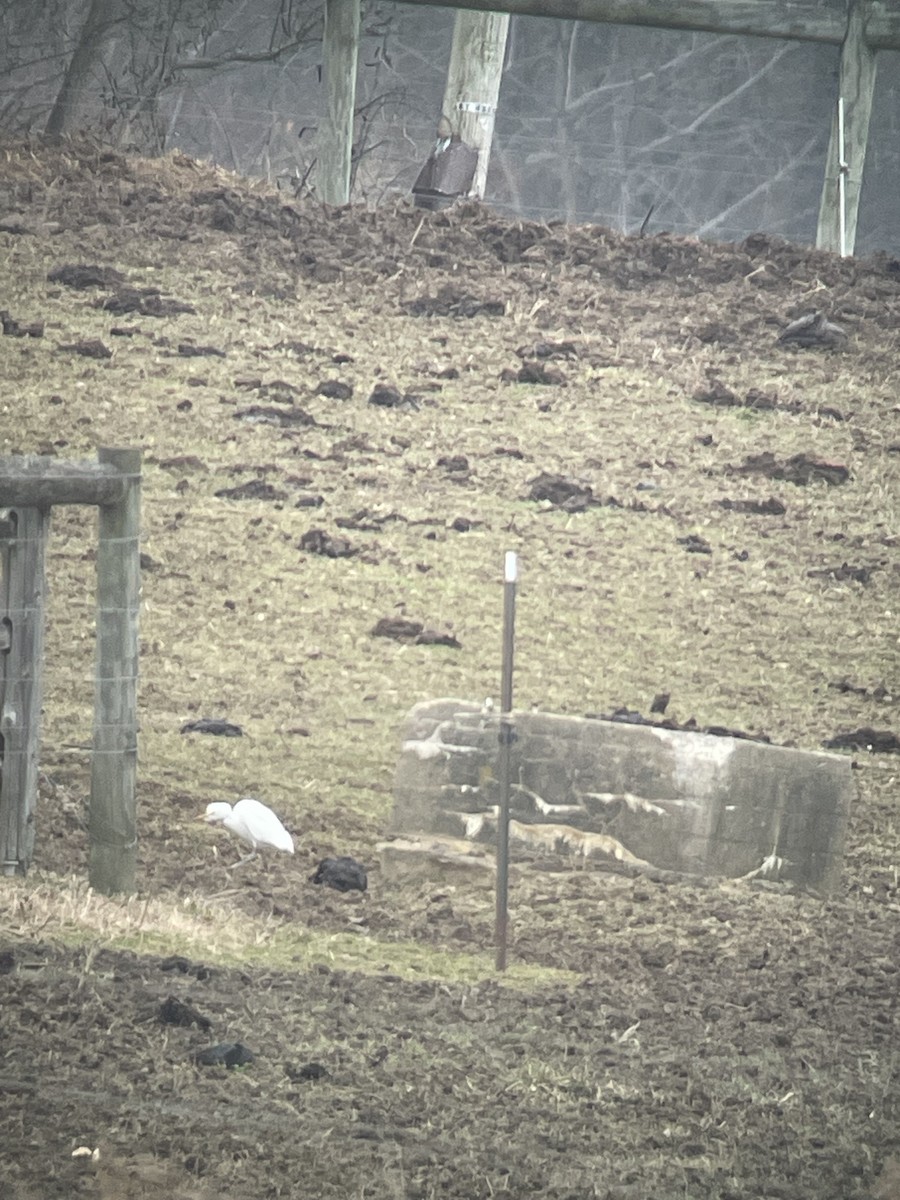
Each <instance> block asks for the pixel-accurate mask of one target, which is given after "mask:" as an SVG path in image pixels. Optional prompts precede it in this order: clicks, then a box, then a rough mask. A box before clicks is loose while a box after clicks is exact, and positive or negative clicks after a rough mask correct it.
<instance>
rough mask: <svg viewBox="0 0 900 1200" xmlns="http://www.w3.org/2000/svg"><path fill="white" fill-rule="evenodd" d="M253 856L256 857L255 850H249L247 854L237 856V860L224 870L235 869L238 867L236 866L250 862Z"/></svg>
mask: <svg viewBox="0 0 900 1200" xmlns="http://www.w3.org/2000/svg"><path fill="white" fill-rule="evenodd" d="M254 858H256V850H251V851H250V853H249V854H245V855H244V856H243V857H242V858H239V859H238V860H237V862H236V863H234V864H233V865H232V866H230V867H226V868H225V870H226V871H236V870H237V869H238V867H242V866H243V865H244V863H248V862H252V861H253V859H254Z"/></svg>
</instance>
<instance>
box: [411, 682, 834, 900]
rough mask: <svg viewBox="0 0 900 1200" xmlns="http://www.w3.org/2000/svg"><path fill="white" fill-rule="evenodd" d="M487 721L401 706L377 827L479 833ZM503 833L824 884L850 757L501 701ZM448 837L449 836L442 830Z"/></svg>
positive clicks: (482, 835) (467, 707)
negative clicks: (507, 781) (385, 808)
mask: <svg viewBox="0 0 900 1200" xmlns="http://www.w3.org/2000/svg"><path fill="white" fill-rule="evenodd" d="M498 730H499V721H498V717H497V714H496V712H493V711H490V710H488V709H485V708H483V707H482V706H481V705H478V704H474V703H471V702H468V701H464V700H454V699H441V700H429V701H425V702H424V703H421V704H417V705H416V706H415V707H414V708H413V709H412V710H411V711H410V713H409V714H408V716H407V719H406V722H405V726H404V729H403V734H402V745H401V753H400V757H399V761H398V764H397V770H396V777H395V782H394V811H393V816H392V820H391V828H390V833H391V834H392V835H394V836H396V837H401V836H402V837H405V838H406V839H407V842H408V841H409V838H410V837H412V838H413V844H415V838H416V837H417V836H418V837H420V838H422V839H423V841H422V844H423V846H424V845H426V844H427V841H428V839H429V838H431V839H432V841H433V839H434V838H445V839H459V844H460V845H461V846H464V845H465V843H467V842H468V843H481V844H483V845H486V844H492V843H493V842H494V840H495V838H496V817H497V804H498V799H499V789H498V782H497V775H498V771H497V758H498ZM514 730H515V740H514V743H513V747H512V770H511V780H512V787H511V794H510V842H511V846H512V851H513V856H514V857H515V854H516V849H517V847H518V848H519V849H524V850H530V851H535V850H537V851H543V852H547V853H565V854H572V855H581V856H583V857H584V858H588V859H592V860H596V861H598V862H600V863H603V862H607V863H609V864H614V863H624V864H629V865H630V866H631V867H633V868H636V869H647V868H655V869H657V870H667V871H678V872H686V873H690V874H698V875H707V876H721V877H727V878H732V879H734V878H762V879H769V880H772V881H780V882H788V883H793V884H796V885H800V886H803V887H808V888H812V889H814V890H816V891H820V892H823V893H828V892H830V891H832V890H833V889H834V888H835V886H836V885H837V883H838V879H839V876H840V869H841V860H842V855H843V847H844V836H845V831H846V826H847V820H848V816H849V812H850V804H851V801H852V799H853V797H854V795H855V786H854V783H853V779H852V776H851V764H850V760H849V758H846V757H843V756H841V755H837V754H826V753H819V752H812V751H805V750H794V749H788V748H786V747H781V746H772V745H769V744H767V743H763V742H756V741H751V740H747V739H743V738H737V737H730V736H729V737H719V736H714V735H711V734H704V733H692V732H683V731H680V730H673V729H666V728H662V727H660V726H656V725H649V724H646V725H635V724H626V723H621V722H617V721H605V720H595V719H593V718H587V717H567V716H558V715H553V714H548V713H532V712H517V713H515V714H514ZM448 844H450V843H448Z"/></svg>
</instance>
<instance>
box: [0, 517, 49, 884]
mask: <svg viewBox="0 0 900 1200" xmlns="http://www.w3.org/2000/svg"><path fill="white" fill-rule="evenodd" d="M49 523H50V513H49V510H48V509H41V508H32V507H28V508H19V509H11V510H10V511H9V515H8V516H7V517H5V518H3V519H2V520H0V872H2V874H4V875H15V874H17V873H18V874H20V875H24V874H25V872H26V871H27V869H28V866H29V863H30V862H31V857H32V854H33V851H34V811H35V807H36V805H37V790H38V749H39V747H40V738H41V668H42V665H43V642H44V559H45V547H46V541H47V529H48V527H49Z"/></svg>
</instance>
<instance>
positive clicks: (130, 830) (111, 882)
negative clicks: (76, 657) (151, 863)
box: [89, 448, 141, 894]
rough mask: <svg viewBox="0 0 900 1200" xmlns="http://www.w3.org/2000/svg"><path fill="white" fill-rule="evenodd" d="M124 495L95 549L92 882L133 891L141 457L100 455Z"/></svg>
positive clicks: (104, 515)
mask: <svg viewBox="0 0 900 1200" xmlns="http://www.w3.org/2000/svg"><path fill="white" fill-rule="evenodd" d="M98 459H99V461H100V463H101V465H102V464H108V465H109V466H112V467H114V468H116V469H117V470H118V471H119V472H121V474H122V477H123V481H124V482H125V484H126V486H125V490H124V495H123V497H122V499H121V500H118V501H116V502H115V503H111V504H106V505H101V507H100V527H99V544H98V547H97V675H96V698H95V707H94V749H93V755H92V760H91V808H90V823H89V825H90V841H91V849H90V883H91V886H92V887H93V888H95V889H96V890H97V891H99V892H104V893H107V894H109V893H112V892H132V891H134V888H135V875H136V869H137V812H136V798H135V780H136V776H137V678H138V612H139V605H140V590H141V578H140V575H141V564H140V511H141V451H140V450H118V449H107V448H104V449H100V450H99V451H98Z"/></svg>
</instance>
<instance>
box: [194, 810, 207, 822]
mask: <svg viewBox="0 0 900 1200" xmlns="http://www.w3.org/2000/svg"><path fill="white" fill-rule="evenodd" d="M194 820H195V821H205V820H206V813H205V812H202V813H197V815H196V817H194Z"/></svg>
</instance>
